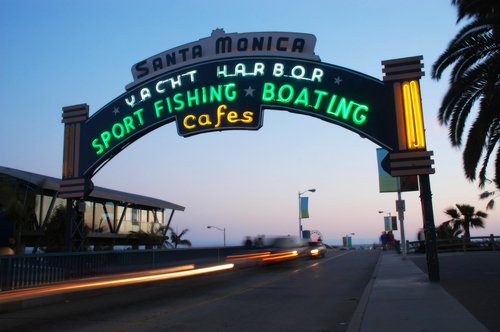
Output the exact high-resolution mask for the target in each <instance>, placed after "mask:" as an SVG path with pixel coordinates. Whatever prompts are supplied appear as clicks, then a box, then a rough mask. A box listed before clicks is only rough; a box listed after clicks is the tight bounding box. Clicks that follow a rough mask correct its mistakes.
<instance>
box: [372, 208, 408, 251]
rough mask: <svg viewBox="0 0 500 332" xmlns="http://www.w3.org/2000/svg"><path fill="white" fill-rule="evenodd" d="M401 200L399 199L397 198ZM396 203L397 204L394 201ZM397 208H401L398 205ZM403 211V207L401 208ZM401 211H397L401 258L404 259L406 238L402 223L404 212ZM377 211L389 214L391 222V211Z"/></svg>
mask: <svg viewBox="0 0 500 332" xmlns="http://www.w3.org/2000/svg"><path fill="white" fill-rule="evenodd" d="M399 201H401V199H399ZM396 204H398V203H397V202H396ZM398 209H399V210H401V208H400V207H398ZM403 211H404V208H403ZM403 211H398V216H399V232H400V234H401V251H402V252H403V259H406V238H405V224H404V214H403ZM378 213H387V214H389V220H390V222H391V223H392V219H391V213H390V212H385V211H378Z"/></svg>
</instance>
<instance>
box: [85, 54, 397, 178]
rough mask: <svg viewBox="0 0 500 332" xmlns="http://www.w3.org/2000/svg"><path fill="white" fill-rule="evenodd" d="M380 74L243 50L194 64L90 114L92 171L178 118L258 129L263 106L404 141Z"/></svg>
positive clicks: (184, 122) (184, 128)
mask: <svg viewBox="0 0 500 332" xmlns="http://www.w3.org/2000/svg"><path fill="white" fill-rule="evenodd" d="M391 89H392V88H390V89H387V87H386V86H385V85H384V84H383V83H382V82H380V81H378V80H375V79H373V78H370V77H368V76H365V75H362V74H359V73H355V72H353V71H350V70H347V69H344V68H341V67H336V66H332V65H328V64H324V63H321V62H313V61H307V60H299V59H289V58H284V57H281V58H280V57H251V58H250V59H249V58H248V57H240V58H232V59H227V60H222V61H221V60H216V61H209V62H204V63H202V64H197V65H193V66H188V67H185V68H182V69H179V70H176V71H173V72H169V73H166V74H163V75H161V76H158V77H156V78H154V79H153V80H150V81H148V82H147V83H144V84H142V85H140V86H138V87H136V88H134V89H132V90H130V91H128V92H126V93H124V94H123V95H121V96H120V97H118V98H117V99H115V100H113V101H112V102H111V103H109V104H108V105H106V106H105V107H104V108H102V109H101V110H100V111H98V112H97V113H96V114H94V115H93V116H92V117H91V118H89V119H88V121H86V123H85V125H84V130H82V145H81V157H82V160H81V162H82V163H81V167H82V169H83V170H85V171H84V174H85V175H92V173H93V172H94V170H95V169H96V168H97V167H98V166H99V165H100V164H101V163H102V162H103V161H105V160H107V159H109V158H111V157H112V156H114V155H116V153H118V152H119V151H120V150H122V149H123V148H124V147H126V146H127V145H128V144H129V143H130V142H132V141H135V140H136V139H138V138H139V137H141V136H143V135H145V134H147V133H148V132H150V131H151V130H154V129H156V128H158V127H160V126H162V125H164V124H167V123H170V122H174V121H175V122H176V124H177V130H178V133H179V135H181V136H185V137H187V136H192V135H196V134H200V133H205V132H211V131H222V130H230V129H249V130H257V129H259V128H260V127H262V125H263V110H264V109H284V110H289V111H291V112H296V113H301V114H305V115H310V116H313V117H317V118H319V119H322V120H324V121H327V122H331V123H335V124H338V125H341V126H343V127H345V128H347V129H349V130H352V131H354V132H357V133H359V134H360V135H361V136H363V137H366V138H369V139H371V140H372V141H374V142H375V143H377V144H378V145H380V146H383V147H385V148H387V149H389V150H392V149H393V147H394V145H395V144H397V137H396V135H395V134H394V133H395V132H394V131H391V130H388V128H391V127H395V115H394V107H393V106H392V105H393V102H392V95H391V92H392V90H391Z"/></svg>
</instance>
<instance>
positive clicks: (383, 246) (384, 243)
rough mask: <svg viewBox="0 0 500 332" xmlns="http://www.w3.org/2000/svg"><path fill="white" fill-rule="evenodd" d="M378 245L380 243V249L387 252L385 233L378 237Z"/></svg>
mask: <svg viewBox="0 0 500 332" xmlns="http://www.w3.org/2000/svg"><path fill="white" fill-rule="evenodd" d="M380 243H382V249H383V250H384V251H385V250H387V234H386V233H385V232H382V234H381V235H380Z"/></svg>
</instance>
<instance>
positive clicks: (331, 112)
mask: <svg viewBox="0 0 500 332" xmlns="http://www.w3.org/2000/svg"><path fill="white" fill-rule="evenodd" d="M336 100H337V95H332V96H331V97H330V102H329V103H328V108H327V109H326V113H327V114H333V111H332V109H333V105H334V104H335V101H336ZM333 115H335V114H333Z"/></svg>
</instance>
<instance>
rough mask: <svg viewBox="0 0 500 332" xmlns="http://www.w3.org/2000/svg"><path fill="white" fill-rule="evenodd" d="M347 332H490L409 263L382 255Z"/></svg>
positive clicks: (390, 253) (438, 285) (390, 255)
mask: <svg viewBox="0 0 500 332" xmlns="http://www.w3.org/2000/svg"><path fill="white" fill-rule="evenodd" d="M347 331H348V332H357V331H363V332H377V331H384V332H386V331H405V332H413V331H415V332H416V331H418V332H422V331H455V332H459V331H464V332H465V331H467V332H472V331H474V332H476V331H477V332H481V331H488V329H487V328H486V327H484V325H483V324H482V323H481V322H479V321H478V320H477V319H476V318H475V317H474V316H472V314H471V313H469V312H468V311H467V310H466V309H465V308H464V307H463V306H462V305H461V304H460V303H459V302H458V301H457V300H456V299H455V298H453V297H452V296H451V295H450V294H449V293H448V292H446V291H445V290H444V289H443V287H441V286H440V284H439V282H436V283H434V282H432V283H431V282H430V281H429V279H428V276H427V275H426V274H424V273H423V272H422V271H421V270H420V269H419V268H418V267H417V266H416V265H415V264H414V263H413V262H412V261H411V260H410V259H406V260H403V259H402V255H399V254H396V253H395V252H383V253H382V254H381V256H380V259H379V262H378V264H377V267H376V268H375V272H374V274H373V277H372V279H371V281H370V282H369V283H368V285H367V287H366V289H365V291H364V293H363V296H362V298H361V300H360V302H359V304H358V307H357V309H356V312H355V313H354V316H353V318H352V320H351V323H350V324H349V328H348V330H347Z"/></svg>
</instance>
